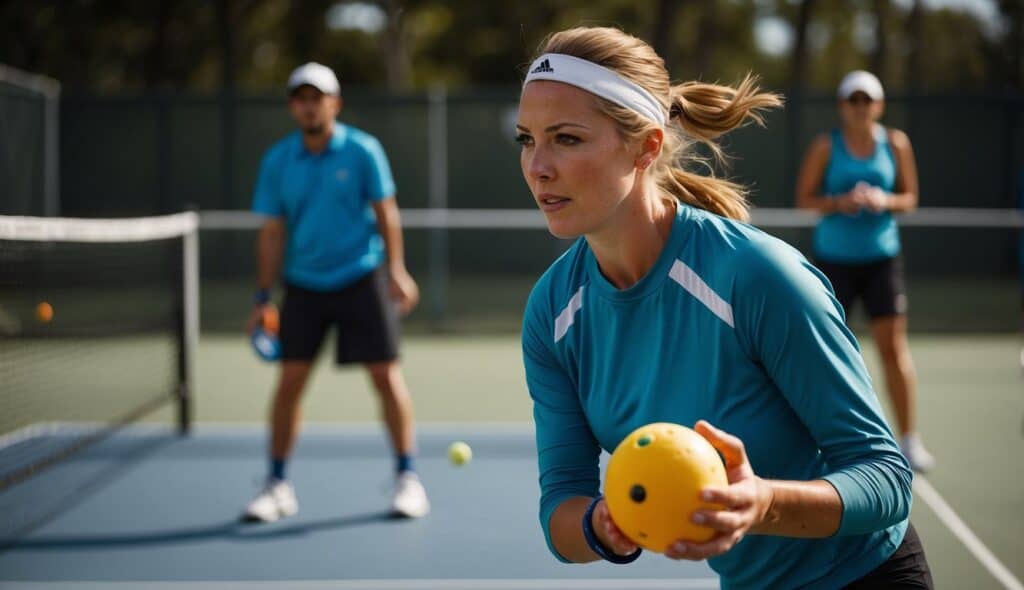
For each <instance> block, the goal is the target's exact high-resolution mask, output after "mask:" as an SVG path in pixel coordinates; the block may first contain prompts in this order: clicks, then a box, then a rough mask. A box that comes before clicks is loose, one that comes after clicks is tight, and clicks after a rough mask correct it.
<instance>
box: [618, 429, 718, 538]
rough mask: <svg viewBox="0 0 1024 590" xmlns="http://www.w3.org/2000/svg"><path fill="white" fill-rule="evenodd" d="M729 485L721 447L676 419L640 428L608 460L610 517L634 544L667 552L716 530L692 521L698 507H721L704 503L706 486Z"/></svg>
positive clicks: (711, 535) (709, 534)
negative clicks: (671, 421) (671, 547)
mask: <svg viewBox="0 0 1024 590" xmlns="http://www.w3.org/2000/svg"><path fill="white" fill-rule="evenodd" d="M728 485H729V482H728V479H727V478H726V475H725V465H723V464H722V459H721V457H719V456H718V452H717V451H715V448H714V447H713V446H711V443H709V442H708V441H707V439H705V438H704V437H703V436H701V435H699V434H697V433H696V432H695V431H693V430H691V429H689V428H687V427H685V426H680V425H678V424H669V423H667V422H656V423H654V424H648V425H646V426H641V427H640V428H637V429H636V430H634V431H633V432H632V433H630V435H629V436H627V437H626V438H625V439H624V440H623V441H622V442H621V443H619V446H618V447H616V448H615V452H614V453H612V456H611V459H609V461H608V471H607V474H606V475H605V484H604V496H605V501H606V502H607V503H608V512H609V513H610V514H611V517H612V521H614V522H615V524H616V525H617V526H618V527H619V529H620V530H621V531H622V532H623V533H625V535H626V536H627V537H629V538H630V540H632V541H633V542H634V543H636V544H637V545H640V546H641V547H643V548H645V549H649V550H651V551H657V552H659V553H664V552H665V550H666V549H668V547H669V546H670V545H671V544H672V543H674V542H676V541H678V540H680V539H684V540H687V541H695V542H703V541H707V540H708V539H710V538H711V537H713V536H714V535H715V530H714V529H712V528H710V527H706V526H701V525H696V524H693V522H692V521H691V520H690V517H691V516H692V515H693V512H694V511H695V510H699V509H720V508H722V507H721V506H719V505H717V504H712V503H710V502H704V501H702V500H701V499H700V493H701V491H702V490H704V488H708V487H717V488H724V487H726V486H728Z"/></svg>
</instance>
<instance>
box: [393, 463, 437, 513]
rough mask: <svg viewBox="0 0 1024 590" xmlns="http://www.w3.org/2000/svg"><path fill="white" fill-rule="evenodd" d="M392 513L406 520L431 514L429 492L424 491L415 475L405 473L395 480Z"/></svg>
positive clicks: (408, 472) (409, 472)
mask: <svg viewBox="0 0 1024 590" xmlns="http://www.w3.org/2000/svg"><path fill="white" fill-rule="evenodd" d="M391 511H392V512H394V513H395V514H396V515H398V516H404V517H406V518H420V517H422V516H426V515H427V513H428V512H430V502H429V501H428V500H427V491H426V490H425V489H423V484H422V483H420V478H419V477H418V476H417V475H416V474H415V473H413V472H411V471H405V472H403V473H400V474H399V475H398V477H397V478H395V495H394V498H393V499H392V501H391Z"/></svg>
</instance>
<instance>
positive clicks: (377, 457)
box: [0, 424, 718, 590]
mask: <svg viewBox="0 0 1024 590" xmlns="http://www.w3.org/2000/svg"><path fill="white" fill-rule="evenodd" d="M49 436H60V434H59V432H58V433H57V434H50V435H49ZM265 436H266V434H265V431H264V430H263V429H262V428H261V427H258V426H256V425H252V426H215V425H203V426H200V427H199V428H198V429H197V430H196V431H195V432H194V433H193V434H192V435H191V436H188V437H179V436H177V435H175V434H172V433H169V432H167V431H166V430H159V429H156V428H155V427H151V426H145V425H140V426H133V427H130V428H128V429H126V430H124V431H122V432H120V433H118V434H116V435H114V436H112V437H111V438H108V439H106V440H105V441H103V442H101V443H99V444H97V445H95V446H93V447H90V448H88V449H86V450H84V451H83V452H81V453H79V454H78V455H76V456H74V457H73V458H71V459H69V460H68V461H65V462H63V463H61V464H58V465H57V466H54V467H52V468H51V469H49V470H47V471H46V472H44V473H42V474H40V475H38V476H36V477H34V478H32V479H29V480H27V481H25V482H23V483H21V484H18V485H15V486H13V487H11V488H9V489H7V490H6V491H5V492H3V493H2V494H0V514H3V515H4V518H5V520H7V521H8V522H7V523H5V524H4V526H3V533H4V538H3V539H0V588H4V589H17V590H22V589H33V590H35V589H43V588H47V589H56V590H71V589H74V590H87V589H88V590H92V589H99V588H115V589H127V588H140V589H144V590H152V589H180V588H199V587H206V588H215V589H222V590H223V589H229V588H232V589H233V588H283V589H314V588H315V589H320V588H343V589H356V588H364V589H368V590H370V589H372V590H384V589H388V590H404V589H422V588H455V589H462V588H465V589H469V588H479V589H481V590H488V589H503V590H504V589H509V590H511V589H556V588H558V589H562V588H567V589H571V588H596V589H620V588H621V589H626V588H633V589H652V588H717V587H718V582H717V579H716V577H715V576H714V574H713V573H712V572H711V570H710V569H709V568H708V567H707V566H706V564H704V563H692V562H675V561H671V560H668V559H666V558H664V557H662V556H659V555H652V554H647V555H644V556H643V557H642V558H641V560H640V561H638V562H637V563H635V564H633V565H631V566H628V567H622V566H614V565H612V564H607V563H594V564H589V565H583V566H581V565H565V564H561V563H559V562H557V561H556V560H555V559H554V558H553V557H552V556H551V555H550V554H549V553H548V551H547V548H546V547H545V544H544V540H543V536H542V534H541V531H540V528H539V525H538V521H537V498H538V494H539V491H538V487H537V469H536V463H535V454H534V444H533V438H532V432H531V431H530V429H529V427H528V426H526V427H523V426H518V425H517V426H500V425H498V426H488V427H479V428H477V429H475V430H474V429H473V428H470V427H467V426H465V425H461V426H452V427H446V426H440V425H439V426H429V427H426V428H424V429H422V430H421V432H420V434H419V441H420V455H421V456H420V459H419V460H418V469H419V471H420V474H421V477H422V479H423V481H424V484H425V485H426V487H427V490H428V493H429V494H430V499H431V502H432V512H431V513H430V515H429V516H427V517H426V518H424V519H421V520H398V519H393V518H391V517H390V516H389V514H388V513H387V511H386V509H387V506H388V503H389V495H390V487H391V483H392V481H391V478H392V472H391V469H392V465H391V458H390V452H389V449H388V445H387V441H386V438H385V436H384V435H383V432H382V431H381V430H380V429H379V428H378V427H375V426H366V427H363V426H353V425H347V426H340V425H339V426H336V427H335V426H331V425H323V424H319V425H316V426H312V427H309V428H307V429H306V430H305V431H304V432H303V434H302V437H301V439H300V442H299V447H298V449H297V451H296V456H295V459H294V460H293V461H292V463H291V465H290V467H289V476H290V479H291V480H292V481H293V483H294V485H295V487H296V492H297V494H298V497H299V503H300V510H299V513H298V514H297V515H296V516H294V517H292V518H290V519H285V520H283V521H280V522H277V523H274V524H270V525H262V524H244V523H240V522H239V521H238V516H239V513H240V511H241V509H242V507H243V506H244V504H245V503H246V502H247V501H248V500H249V499H250V498H251V497H252V496H253V495H254V494H255V493H256V492H257V491H258V488H259V486H260V483H261V479H262V477H263V476H264V473H265V470H266V465H265V462H264V455H265ZM453 440H465V441H467V442H469V443H470V445H472V447H473V451H474V458H473V461H472V462H471V463H470V464H469V465H466V466H464V467H455V466H453V465H451V464H450V463H449V462H448V460H447V453H446V451H447V446H448V444H449V443H450V442H452V441H453Z"/></svg>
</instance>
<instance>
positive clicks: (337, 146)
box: [244, 63, 430, 522]
mask: <svg viewBox="0 0 1024 590" xmlns="http://www.w3.org/2000/svg"><path fill="white" fill-rule="evenodd" d="M288 108H289V110H290V111H291V115H292V118H294V119H295V122H296V123H297V124H298V127H299V130H298V131H296V132H294V133H292V134H291V135H289V136H287V137H285V138H284V139H282V140H281V141H279V142H277V143H276V144H274V145H273V146H272V147H271V148H270V149H269V150H268V151H267V153H266V155H265V156H264V157H263V162H262V163H261V165H260V172H259V178H258V180H257V182H256V190H255V194H254V196H253V205H252V208H253V211H254V212H256V213H258V214H260V215H262V216H264V217H265V221H264V223H263V227H262V229H261V230H260V235H259V242H258V255H259V277H258V289H257V291H256V297H255V304H256V305H255V307H254V309H253V312H252V316H251V317H250V320H249V326H248V327H249V331H250V332H252V330H253V329H255V328H256V327H257V325H258V324H259V322H260V321H261V318H262V317H264V312H265V311H266V308H267V306H272V305H273V303H271V301H270V289H271V288H272V287H273V286H274V284H275V283H276V282H277V280H278V276H279V274H283V276H282V278H283V283H284V288H285V298H284V305H283V306H282V311H281V321H280V338H281V349H282V355H281V356H282V361H281V371H280V378H279V381H278V384H277V388H276V390H275V393H274V400H273V403H272V406H271V412H270V427H271V441H270V473H269V476H268V478H267V482H266V485H265V486H264V488H263V490H262V491H261V492H260V493H259V495H257V496H256V498H255V499H254V500H253V501H252V502H250V503H249V505H248V506H247V507H246V509H245V513H244V518H245V519H246V520H251V521H258V522H272V521H275V520H277V519H279V518H281V517H284V516H290V515H292V514H294V513H295V512H296V511H297V510H298V503H297V501H296V499H295V493H294V491H293V489H292V486H291V485H290V484H289V483H288V481H287V480H286V477H285V467H286V461H287V459H288V457H289V455H290V454H291V451H292V449H293V447H294V444H295V439H296V435H297V432H298V427H299V421H300V415H299V400H300V398H301V396H302V391H303V388H304V386H305V384H306V380H307V379H308V377H309V374H310V370H311V369H312V366H313V360H314V359H315V357H316V355H317V352H318V351H319V349H320V345H321V344H322V342H323V340H324V337H325V335H326V332H327V329H328V328H329V327H331V326H334V327H335V328H336V330H337V344H336V360H337V363H338V364H350V363H360V364H362V365H363V366H365V367H366V369H367V371H368V372H369V373H370V377H371V380H372V382H373V385H374V387H375V389H376V390H377V393H378V394H379V395H380V399H381V404H382V406H383V415H384V420H385V423H386V425H387V429H388V432H389V434H390V437H391V443H392V447H393V449H394V452H395V456H396V473H397V475H396V478H395V491H394V496H393V498H392V506H391V508H392V510H393V511H394V512H395V513H396V514H398V515H401V516H407V517H412V518H415V517H420V516H424V515H425V514H426V513H427V512H428V511H429V509H430V505H429V502H428V501H427V496H426V492H425V491H424V489H423V486H422V484H421V483H420V481H419V478H418V477H417V476H416V472H415V471H414V466H413V457H414V453H415V432H414V425H413V411H412V401H411V398H410V397H409V392H408V389H407V387H406V385H405V381H404V380H403V378H402V373H401V370H400V368H399V364H398V360H397V359H398V313H399V312H401V313H403V314H404V313H407V312H408V311H410V310H411V309H412V308H413V307H414V306H415V305H416V303H417V301H418V299H419V290H418V288H417V286H416V283H415V282H414V281H413V279H412V277H411V276H409V273H408V271H406V268H405V261H404V255H403V251H402V231H401V226H400V223H399V213H398V206H397V204H396V203H395V183H394V180H393V179H392V177H391V169H390V167H389V165H388V160H387V157H386V156H385V155H384V150H383V148H382V147H381V145H380V142H378V141H377V139H376V138H374V137H373V136H371V135H369V134H367V133H365V132H363V131H360V130H359V129H356V128H354V127H350V126H348V125H344V124H342V123H340V122H337V121H336V118H337V116H338V114H339V113H340V112H341V108H342V99H341V95H340V87H339V85H338V79H337V77H335V75H334V72H333V71H331V70H330V68H327V67H326V66H323V65H321V64H317V63H308V64H305V65H303V66H301V67H299V68H298V69H296V70H295V71H294V72H292V75H291V77H290V78H289V80H288ZM282 262H283V273H281V268H282ZM385 262H386V264H385Z"/></svg>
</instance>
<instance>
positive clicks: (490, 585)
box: [0, 578, 719, 590]
mask: <svg viewBox="0 0 1024 590" xmlns="http://www.w3.org/2000/svg"><path fill="white" fill-rule="evenodd" d="M0 587H2V588H4V589H6V590H43V589H44V588H46V589H47V590H94V589H95V590H99V589H100V588H105V589H106V588H110V589H112V590H127V589H128V588H132V589H138V590H189V589H193V588H209V589H211V590H242V589H243V588H256V589H258V590H262V589H270V588H275V589H282V590H327V589H328V588H330V589H340V590H434V589H444V590H584V589H593V590H619V589H620V588H623V589H624V588H629V589H636V590H669V589H672V590H710V589H714V588H718V587H719V586H718V580H717V579H715V578H679V579H658V578H646V579H645V578H632V579H621V580H613V579H607V578H602V579H591V580H581V579H572V578H567V579H557V578H538V579H529V578H524V579H522V580H516V579H488V578H483V579H460V578H454V579H433V580H431V579H426V580H422V579H421V580H412V579H410V580H296V581H291V580H276V581H262V580H261V581H249V580H246V581H228V582H224V581H216V582H214V581H205V580H204V581H189V582H185V581H181V582H144V581H133V582H3V581H0Z"/></svg>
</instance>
